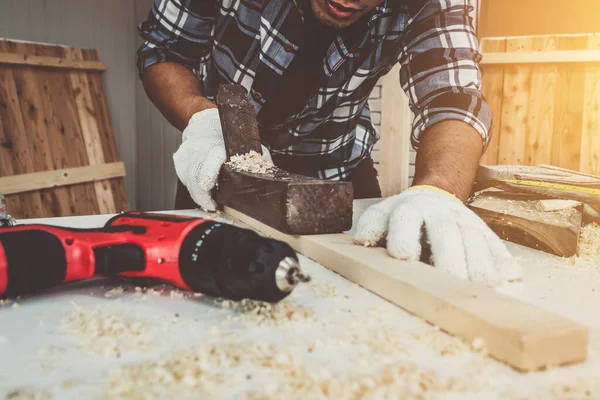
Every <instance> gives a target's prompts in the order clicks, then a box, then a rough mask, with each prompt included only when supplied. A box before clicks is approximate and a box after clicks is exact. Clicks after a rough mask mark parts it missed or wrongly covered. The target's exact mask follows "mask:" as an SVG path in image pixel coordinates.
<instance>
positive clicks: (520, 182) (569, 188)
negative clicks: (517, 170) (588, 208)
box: [499, 179, 600, 196]
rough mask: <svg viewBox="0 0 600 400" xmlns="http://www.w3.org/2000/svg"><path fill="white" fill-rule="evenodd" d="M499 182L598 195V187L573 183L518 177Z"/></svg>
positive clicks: (599, 193)
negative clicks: (528, 179)
mask: <svg viewBox="0 0 600 400" xmlns="http://www.w3.org/2000/svg"><path fill="white" fill-rule="evenodd" d="M499 181H501V182H505V183H512V184H514V185H521V186H531V187H537V188H541V189H554V190H562V191H567V192H577V193H584V194H590V195H593V196H600V189H594V188H588V187H582V186H574V185H565V184H562V183H550V182H538V181H527V180H520V179H499Z"/></svg>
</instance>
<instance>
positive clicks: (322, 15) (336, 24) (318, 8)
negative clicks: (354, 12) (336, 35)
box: [312, 1, 356, 29]
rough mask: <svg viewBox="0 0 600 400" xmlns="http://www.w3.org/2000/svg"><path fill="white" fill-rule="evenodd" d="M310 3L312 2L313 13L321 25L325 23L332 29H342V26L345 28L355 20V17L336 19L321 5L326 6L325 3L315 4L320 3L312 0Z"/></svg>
mask: <svg viewBox="0 0 600 400" xmlns="http://www.w3.org/2000/svg"><path fill="white" fill-rule="evenodd" d="M312 3H313V4H312V10H313V15H314V16H315V18H316V19H317V21H319V22H320V23H322V24H323V25H326V26H328V27H330V28H333V29H344V28H347V27H349V26H350V25H352V24H353V23H354V22H356V18H351V19H343V20H340V19H337V18H335V17H334V16H333V15H331V14H329V13H328V12H327V11H326V10H324V9H323V7H326V5H325V6H324V5H322V4H319V5H317V4H316V3H320V2H315V1H313V2H312Z"/></svg>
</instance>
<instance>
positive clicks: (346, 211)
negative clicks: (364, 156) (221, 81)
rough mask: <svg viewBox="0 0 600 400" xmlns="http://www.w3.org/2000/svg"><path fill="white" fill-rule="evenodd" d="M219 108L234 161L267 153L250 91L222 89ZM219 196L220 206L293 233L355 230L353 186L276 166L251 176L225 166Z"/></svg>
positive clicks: (229, 152) (220, 177)
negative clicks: (250, 98) (247, 93)
mask: <svg viewBox="0 0 600 400" xmlns="http://www.w3.org/2000/svg"><path fill="white" fill-rule="evenodd" d="M217 106H218V108H219V113H220V115H221V124H222V128H223V135H224V138H225V146H226V150H227V158H228V160H229V159H230V158H231V156H234V155H244V154H247V153H248V152H250V151H255V152H257V153H259V154H262V149H261V145H260V143H261V142H260V136H259V131H258V123H257V121H256V117H255V114H254V109H253V107H252V105H251V104H250V102H249V101H248V99H247V97H246V94H245V91H244V89H243V88H242V87H241V86H238V85H222V86H221V87H220V89H219V92H218V94H217ZM213 195H214V199H215V201H217V202H218V203H220V204H222V205H225V206H228V207H231V208H234V209H236V210H238V211H240V212H243V213H245V214H248V215H251V216H252V217H253V218H256V219H257V220H260V221H261V222H263V223H265V224H268V225H269V226H271V227H273V228H275V229H277V230H279V231H281V232H285V233H288V234H294V235H300V234H317V233H333V232H343V231H345V230H348V229H350V227H351V226H352V200H353V188H352V183H350V182H339V181H325V180H320V179H313V178H309V177H306V176H301V175H296V174H291V173H288V172H286V171H283V170H281V169H279V168H276V167H275V168H273V169H272V170H271V171H269V172H267V173H251V172H245V171H239V170H236V169H234V168H233V167H231V166H229V165H224V166H223V167H222V169H221V172H220V174H219V179H218V187H217V189H216V190H215V191H214V192H213Z"/></svg>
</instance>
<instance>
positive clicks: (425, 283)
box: [225, 201, 588, 371]
mask: <svg viewBox="0 0 600 400" xmlns="http://www.w3.org/2000/svg"><path fill="white" fill-rule="evenodd" d="M364 204H365V202H362V201H355V206H354V208H355V210H358V209H360V208H364ZM225 211H226V213H227V214H229V215H230V216H231V217H232V218H234V219H237V220H239V221H241V222H243V223H245V224H247V225H249V226H250V227H252V228H254V229H255V230H257V231H258V232H261V233H262V234H264V235H267V236H270V237H273V238H275V239H278V240H282V241H285V242H287V243H288V244H290V245H291V246H292V247H293V248H294V249H295V250H296V251H297V252H299V253H301V254H303V255H305V256H306V257H308V258H310V259H312V260H314V261H316V262H317V263H319V264H321V265H323V266H325V267H327V268H329V269H331V270H333V271H335V272H336V273H338V274H340V275H342V276H344V277H345V278H347V279H348V280H350V281H352V282H354V283H357V284H358V285H360V286H362V287H364V288H365V289H367V290H370V291H371V292H373V293H375V294H377V295H379V296H380V297H382V298H384V299H386V300H388V301H390V302H392V303H394V304H396V305H398V306H399V307H401V308H403V309H405V310H406V311H408V312H410V313H413V314H415V315H417V316H418V317H420V318H423V319H424V320H426V321H428V322H430V323H432V324H434V325H437V326H439V327H440V328H441V329H442V330H443V331H446V332H448V333H450V334H452V335H454V336H456V337H458V338H461V339H463V340H464V341H466V342H467V343H472V342H473V340H475V339H477V338H479V339H481V340H483V342H484V343H485V348H486V350H487V351H488V354H489V355H490V356H492V357H494V358H496V359H498V360H500V361H502V362H505V363H506V364H508V365H510V366H512V367H513V368H515V369H517V370H521V371H533V370H538V369H542V368H545V367H546V366H548V365H555V366H557V365H563V364H569V363H574V362H581V361H584V360H585V359H586V356H587V346H588V329H587V327H585V326H582V325H580V324H577V323H574V322H573V321H571V320H569V319H568V318H565V317H563V316H561V315H557V314H555V313H551V312H549V311H546V310H544V309H542V308H539V307H536V306H534V305H531V304H529V303H525V302H523V301H520V300H518V299H516V298H514V297H511V296H508V295H504V294H502V293H499V292H497V291H494V290H491V289H489V288H487V287H484V286H481V285H478V284H475V283H473V282H469V281H467V280H462V279H459V278H456V277H454V276H452V275H449V274H447V273H445V272H443V271H441V270H438V269H437V268H432V267H431V266H429V265H427V264H423V263H419V262H403V261H399V260H396V259H394V258H392V257H390V256H389V255H388V254H387V251H386V250H385V249H383V248H368V247H364V246H359V245H356V244H354V242H353V239H352V236H351V235H350V234H344V233H342V234H330V235H311V236H289V235H285V234H283V233H281V232H279V231H277V230H275V229H272V228H270V227H268V226H267V225H265V224H262V223H260V222H258V221H256V220H255V219H253V218H250V217H248V216H246V215H244V214H242V213H240V212H237V211H235V210H233V209H230V208H226V209H225Z"/></svg>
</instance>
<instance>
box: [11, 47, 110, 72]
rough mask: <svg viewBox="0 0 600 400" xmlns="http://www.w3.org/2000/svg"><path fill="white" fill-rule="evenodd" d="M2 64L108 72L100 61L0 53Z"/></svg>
mask: <svg viewBox="0 0 600 400" xmlns="http://www.w3.org/2000/svg"><path fill="white" fill-rule="evenodd" d="M0 64H7V65H28V66H32V67H45V68H61V69H70V70H90V71H105V70H106V66H105V65H104V63H102V62H100V61H76V60H70V59H67V58H62V57H50V56H36V55H31V54H23V53H5V52H0Z"/></svg>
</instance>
